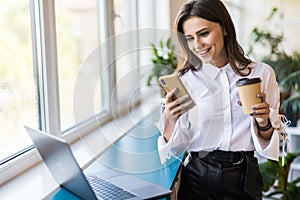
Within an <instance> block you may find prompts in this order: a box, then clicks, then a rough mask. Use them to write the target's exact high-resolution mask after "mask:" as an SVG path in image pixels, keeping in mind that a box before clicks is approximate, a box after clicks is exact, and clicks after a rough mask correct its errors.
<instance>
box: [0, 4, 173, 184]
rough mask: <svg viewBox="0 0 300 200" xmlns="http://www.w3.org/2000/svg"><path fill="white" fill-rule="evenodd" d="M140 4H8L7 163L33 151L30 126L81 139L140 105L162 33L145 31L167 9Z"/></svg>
mask: <svg viewBox="0 0 300 200" xmlns="http://www.w3.org/2000/svg"><path fill="white" fill-rule="evenodd" d="M140 2H141V1H138V0H135V1H134V0H125V1H124V0H114V1H111V0H86V1H81V0H75V1H71V0H69V1H59V0H50V1H46V0H30V1H23V0H17V2H16V1H14V2H12V1H10V0H3V1H2V3H1V8H0V17H1V18H0V25H1V27H2V31H1V34H0V52H1V54H0V58H1V59H0V119H1V123H0V128H1V132H0V144H1V146H0V161H1V163H0V165H1V164H3V163H6V161H8V160H11V159H12V158H18V155H21V154H22V153H23V152H25V151H27V150H29V149H32V148H33V146H32V142H31V140H30V138H29V137H28V134H27V132H26V131H25V129H24V127H23V126H24V125H27V126H29V127H32V128H36V129H40V130H45V131H46V132H48V133H50V134H60V133H67V134H65V135H66V139H67V140H69V139H72V140H76V139H78V135H77V132H76V131H74V130H75V128H76V127H77V126H78V125H80V130H84V129H85V131H86V132H88V128H90V127H91V126H90V125H91V124H93V125H92V126H93V127H92V128H95V126H97V125H98V124H99V123H98V122H99V120H102V117H103V116H104V117H106V118H105V120H106V119H108V118H111V115H114V113H112V111H115V110H116V111H118V110H119V109H120V108H122V109H123V108H124V107H129V106H130V107H132V105H133V106H135V103H136V102H137V100H138V99H139V98H140V91H141V87H144V86H145V81H141V80H146V78H145V76H146V75H145V74H146V73H147V70H144V69H141V68H142V67H141V64H142V65H145V63H147V65H149V63H151V57H150V56H151V48H150V43H151V42H155V40H154V38H155V35H156V33H155V32H154V31H153V30H154V29H151V30H150V31H146V32H143V31H142V32H143V33H145V35H139V34H140V33H139V31H137V30H139V29H141V28H148V27H155V26H156V21H159V19H156V18H153V19H149V17H148V15H147V16H144V12H145V11H147V12H148V13H149V15H153V14H154V13H155V10H156V6H157V7H161V5H162V4H161V3H155V2H156V1H149V2H148V1H147V2H143V4H142V3H140ZM165 2H167V1H165ZM163 5H164V4H163ZM148 8H150V9H149V10H147V9H148ZM160 9H162V8H160ZM160 9H159V10H160ZM167 15H168V13H167V12H166V16H167ZM166 16H165V17H166ZM166 19H167V20H168V18H167V17H166ZM167 28H169V27H167ZM149 36H150V37H149ZM166 37H167V36H166ZM158 39H160V37H159V38H158ZM139 45H141V46H139ZM147 68H148V71H149V70H150V67H149V66H147ZM144 73H145V74H144ZM113 117H114V116H113ZM137 118H138V117H137ZM87 125H88V126H87ZM87 127H88V128H87ZM74 133H75V134H74ZM69 136H70V137H69ZM14 161H16V162H17V161H18V159H15V160H14ZM11 164H15V163H11ZM12 176H14V174H12ZM6 177H8V176H6ZM0 184H1V181H0Z"/></svg>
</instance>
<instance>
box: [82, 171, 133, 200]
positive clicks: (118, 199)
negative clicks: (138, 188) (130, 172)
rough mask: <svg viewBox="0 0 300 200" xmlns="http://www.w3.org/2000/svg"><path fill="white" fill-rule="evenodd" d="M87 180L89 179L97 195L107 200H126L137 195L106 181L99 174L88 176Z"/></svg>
mask: <svg viewBox="0 0 300 200" xmlns="http://www.w3.org/2000/svg"><path fill="white" fill-rule="evenodd" d="M87 180H88V181H89V183H90V185H91V187H92V188H93V190H94V192H95V193H96V196H97V197H100V198H102V199H105V200H124V199H129V198H132V197H136V195H134V194H132V193H130V192H128V191H126V190H123V189H122V188H120V187H118V186H116V185H114V184H112V183H109V182H107V181H105V180H104V179H102V178H99V177H97V176H93V175H91V176H88V177H87Z"/></svg>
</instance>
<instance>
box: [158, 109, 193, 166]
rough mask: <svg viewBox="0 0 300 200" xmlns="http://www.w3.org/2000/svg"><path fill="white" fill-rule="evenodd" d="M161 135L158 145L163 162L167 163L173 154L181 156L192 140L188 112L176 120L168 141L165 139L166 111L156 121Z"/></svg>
mask: <svg viewBox="0 0 300 200" xmlns="http://www.w3.org/2000/svg"><path fill="white" fill-rule="evenodd" d="M156 126H157V128H158V129H159V130H160V133H161V136H159V137H158V140H157V146H158V153H159V157H160V162H161V164H165V163H166V162H167V159H169V158H171V156H179V155H181V154H182V153H183V152H184V151H185V150H186V147H187V146H188V144H189V143H190V141H191V138H190V137H191V135H192V134H190V133H191V130H190V129H191V126H190V122H189V120H188V113H185V114H183V115H182V116H181V117H180V118H179V119H178V120H177V122H176V125H175V129H174V132H173V134H172V136H171V138H170V139H169V141H168V142H166V141H165V140H164V137H163V132H164V113H163V112H162V113H161V117H160V119H159V120H158V122H157V123H156Z"/></svg>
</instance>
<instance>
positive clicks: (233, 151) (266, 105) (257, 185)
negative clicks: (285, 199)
mask: <svg viewBox="0 0 300 200" xmlns="http://www.w3.org/2000/svg"><path fill="white" fill-rule="evenodd" d="M175 30H176V31H177V37H178V40H179V43H180V45H181V47H182V51H183V62H182V64H181V65H180V66H179V70H178V71H179V73H180V74H181V76H180V78H181V80H182V81H183V83H184V85H185V86H186V88H187V89H188V91H189V94H190V96H184V97H181V98H178V99H175V100H174V98H173V97H174V95H175V94H176V89H174V90H172V91H171V92H169V93H168V94H167V95H166V99H165V100H166V101H165V109H164V113H163V115H162V118H161V119H160V121H159V122H158V127H159V129H160V131H161V133H162V136H161V137H159V138H158V149H159V154H160V158H161V161H162V162H163V163H164V162H166V160H167V159H168V158H169V157H170V156H172V155H180V154H182V153H183V152H187V153H188V156H187V157H186V159H185V160H184V166H183V168H182V173H181V184H180V188H179V194H178V198H179V199H187V200H193V199H195V200H201V199H213V200H216V199H230V200H233V199H238V200H241V199H243V200H245V199H261V198H262V187H263V183H262V178H261V175H260V172H259V169H258V163H257V159H256V157H254V151H256V152H257V153H258V154H260V155H261V156H263V157H265V158H268V159H273V160H278V154H279V136H278V133H277V131H278V130H277V128H274V127H278V126H279V125H278V124H280V117H279V114H278V109H279V89H278V85H277V82H276V78H275V74H274V72H273V70H272V68H271V67H270V66H268V65H266V64H264V63H260V62H254V61H251V60H250V59H248V58H247V57H245V55H244V51H243V49H242V48H241V46H240V45H239V44H238V42H237V39H236V32H235V28H234V24H233V22H232V20H231V17H230V15H229V13H228V11H227V10H226V8H225V6H224V5H223V3H222V2H221V1H219V0H193V1H188V2H187V3H185V4H184V5H183V6H182V8H181V10H180V12H179V14H178V16H177V19H176V23H175ZM240 78H260V79H261V81H262V82H261V90H262V91H261V93H258V94H257V98H260V99H261V103H258V104H256V105H254V106H252V113H251V114H250V115H249V114H244V112H243V108H242V105H241V103H240V97H239V94H238V90H237V86H236V81H238V80H239V79H240Z"/></svg>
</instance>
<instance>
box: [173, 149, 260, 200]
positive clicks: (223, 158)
mask: <svg viewBox="0 0 300 200" xmlns="http://www.w3.org/2000/svg"><path fill="white" fill-rule="evenodd" d="M262 189H263V182H262V177H261V174H260V172H259V168H258V163H257V159H256V158H255V157H254V153H253V152H252V151H251V152H227V151H219V150H216V151H213V152H210V153H205V152H192V153H191V160H190V162H189V163H188V164H187V165H186V166H183V168H182V172H181V184H180V187H179V192H178V199H179V200H256V199H262Z"/></svg>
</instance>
